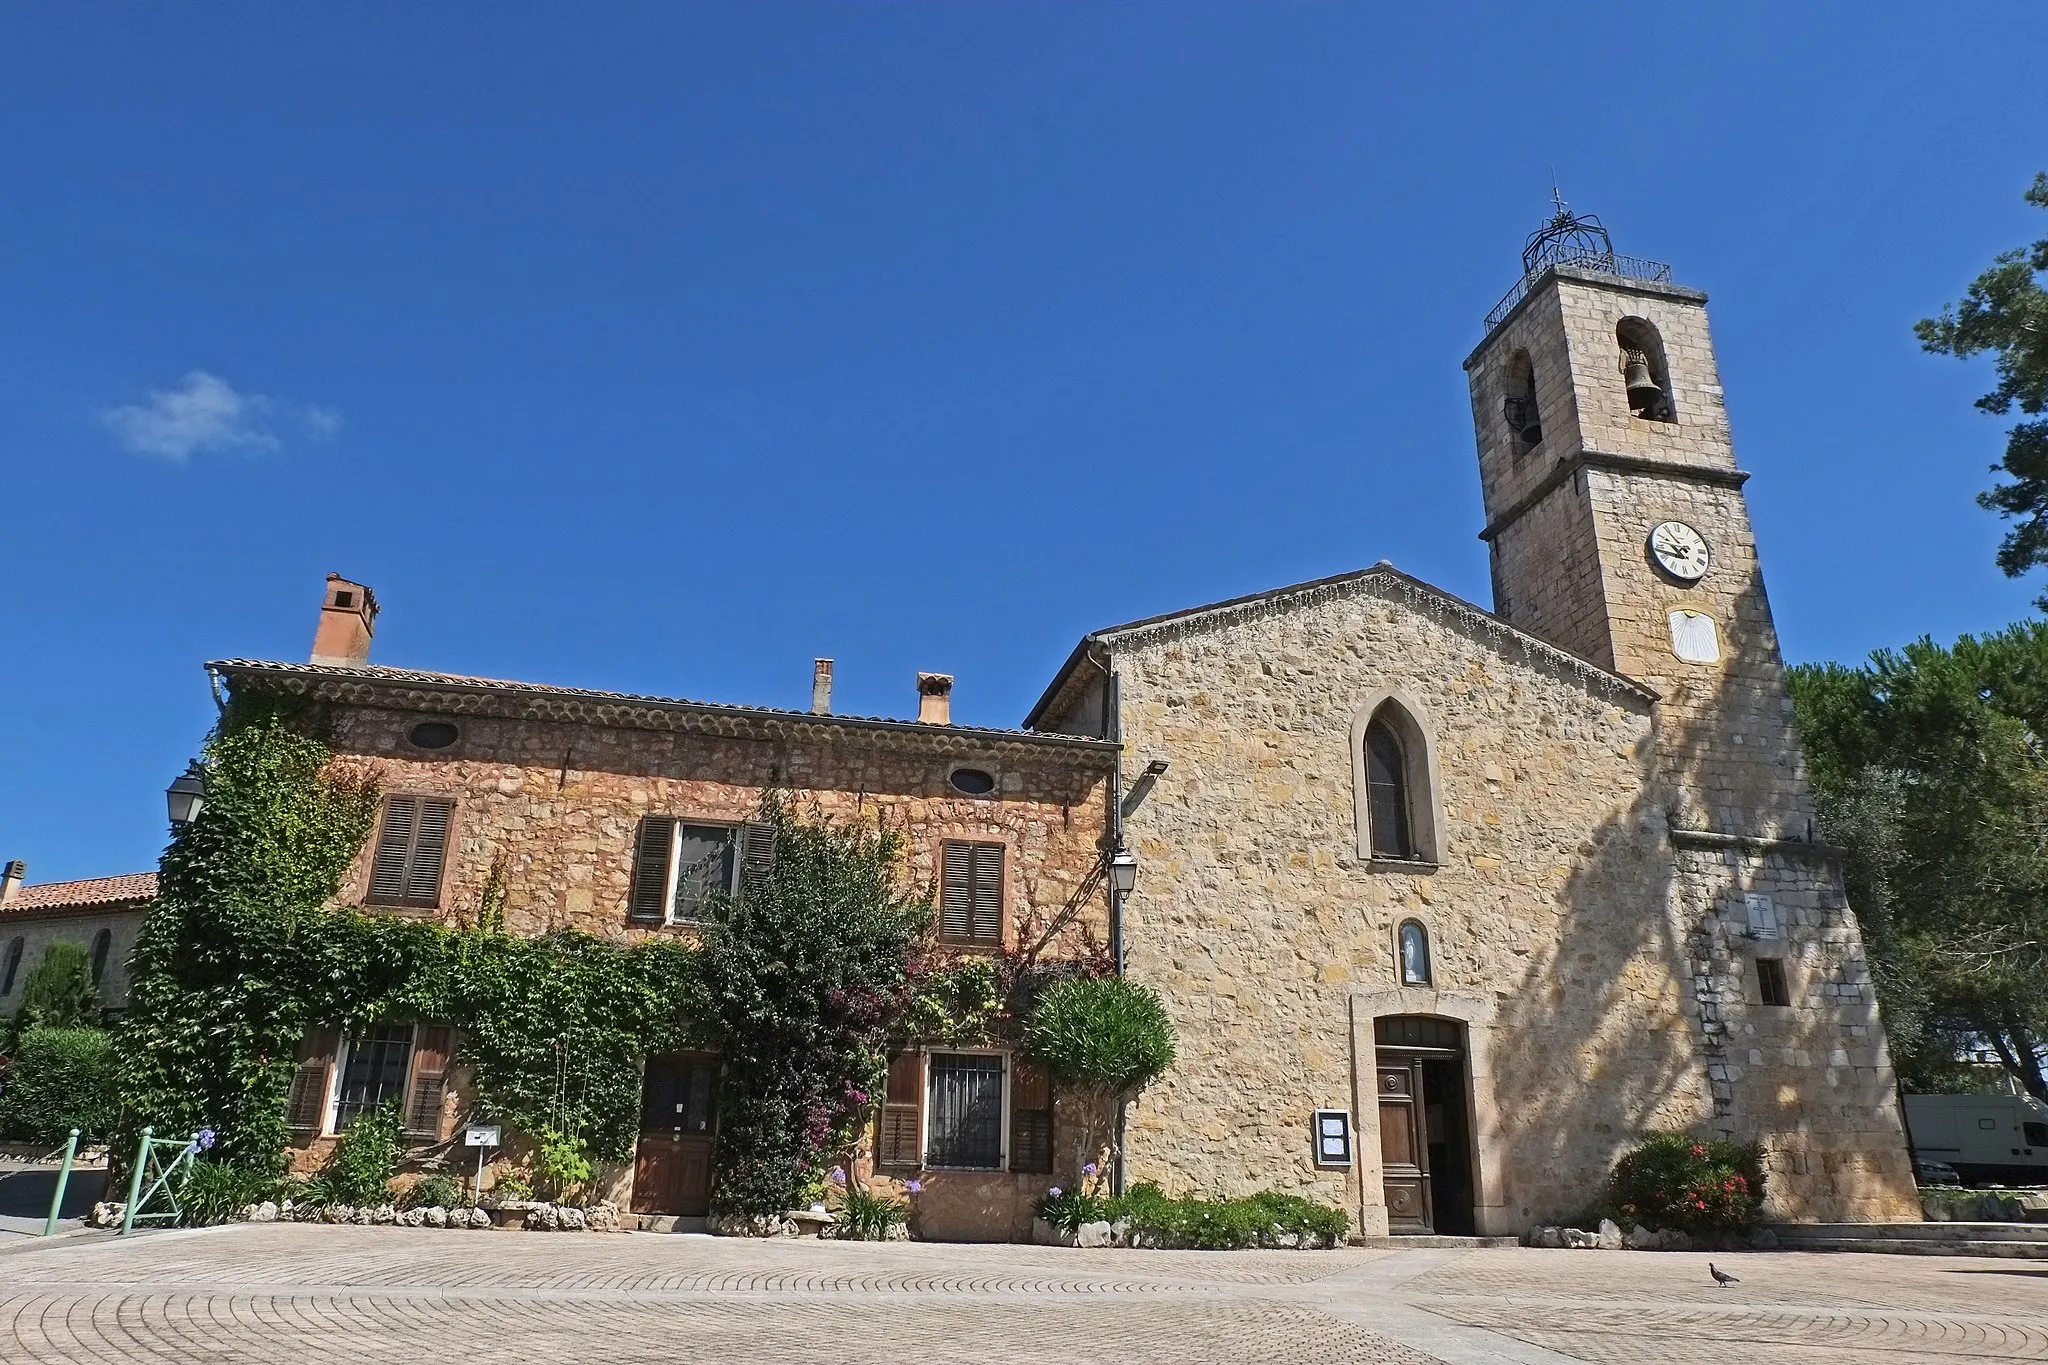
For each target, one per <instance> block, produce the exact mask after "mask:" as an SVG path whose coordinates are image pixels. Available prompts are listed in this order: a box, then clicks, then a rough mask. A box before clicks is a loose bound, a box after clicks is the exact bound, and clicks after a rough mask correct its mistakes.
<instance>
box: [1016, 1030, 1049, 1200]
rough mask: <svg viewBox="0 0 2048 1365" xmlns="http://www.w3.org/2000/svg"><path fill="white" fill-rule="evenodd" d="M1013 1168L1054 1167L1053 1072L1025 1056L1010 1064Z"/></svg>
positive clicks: (1042, 1169) (1043, 1170)
mask: <svg viewBox="0 0 2048 1365" xmlns="http://www.w3.org/2000/svg"><path fill="white" fill-rule="evenodd" d="M1010 1169H1011V1170H1013V1171H1027V1172H1036V1173H1040V1174H1043V1173H1046V1172H1050V1171H1051V1170H1052V1075H1051V1073H1049V1072H1048V1071H1046V1069H1045V1067H1044V1066H1043V1065H1041V1064H1040V1063H1038V1062H1031V1061H1025V1060H1022V1059H1021V1058H1020V1059H1019V1060H1017V1061H1015V1062H1013V1063H1012V1064H1011V1067H1010Z"/></svg>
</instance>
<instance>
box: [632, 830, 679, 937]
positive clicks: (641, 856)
mask: <svg viewBox="0 0 2048 1365" xmlns="http://www.w3.org/2000/svg"><path fill="white" fill-rule="evenodd" d="M675 828H676V822H675V821H674V820H673V819H672V818H670V817H669V816H666V815H649V816H646V817H644V818H642V820H641V821H640V839H639V842H638V843H637V844H636V845H635V846H634V849H633V894H632V898H631V899H630V900H628V901H627V902H626V917H627V918H628V919H631V920H633V921H634V922H635V923H639V924H659V923H661V922H662V921H663V920H664V919H666V918H667V917H668V916H667V914H666V913H665V912H666V910H667V907H666V906H664V905H663V904H662V901H663V900H664V899H665V898H666V897H667V896H668V853H669V846H670V844H671V843H673V842H674V839H675Z"/></svg>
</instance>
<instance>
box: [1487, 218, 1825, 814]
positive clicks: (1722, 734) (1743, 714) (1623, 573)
mask: <svg viewBox="0 0 2048 1365" xmlns="http://www.w3.org/2000/svg"><path fill="white" fill-rule="evenodd" d="M1706 302H1707V296H1706V295H1705V294H1702V293H1700V292H1699V291H1698V290H1694V289H1688V288H1685V287H1683V286H1681V285H1678V284H1675V283H1673V282H1672V279H1671V268H1670V267H1669V266H1667V265H1663V264H1660V263H1658V262H1655V261H1646V260H1641V259H1638V258H1636V257H1632V256H1624V255H1620V254H1618V253H1617V252H1616V251H1615V250H1614V244H1613V241H1612V239H1611V238H1610V237H1609V235H1608V232H1607V229H1606V228H1604V227H1603V226H1601V224H1600V220H1599V219H1597V218H1594V217H1591V216H1590V215H1579V214H1574V213H1572V212H1571V211H1570V210H1569V209H1568V208H1566V207H1565V205H1564V203H1563V202H1562V200H1559V201H1557V203H1556V212H1555V214H1554V216H1553V217H1552V218H1551V219H1550V221H1549V222H1548V223H1546V224H1545V225H1544V226H1543V227H1542V228H1541V229H1540V230H1538V231H1537V232H1536V233H1534V234H1533V235H1532V236H1531V237H1530V238H1529V241H1528V244H1527V245H1526V247H1525V248H1524V250H1523V252H1522V275H1521V278H1520V280H1519V281H1517V283H1516V284H1515V287H1514V288H1513V289H1511V290H1509V291H1508V294H1507V296H1506V297H1505V298H1503V299H1502V300H1501V302H1500V304H1499V305H1498V306H1497V307H1495V309H1494V310H1493V312H1492V313H1490V314H1489V315H1488V316H1487V319H1486V337H1485V340H1483V341H1481V342H1480V344H1479V347H1478V349H1476V350H1475V351H1473V353H1472V354H1471V356H1470V357H1468V358H1467V359H1466V361H1465V370H1466V372H1467V375H1468V376H1469V379H1470V383H1471V390H1472V418H1473V424H1474V426H1475V428H1476V431H1477V435H1478V445H1479V477H1480V483H1481V486H1482V489H1483V492H1484V496H1485V506H1486V529H1485V530H1483V531H1482V532H1480V536H1481V538H1482V539H1483V540H1485V541H1486V542H1487V544H1488V546H1489V547H1490V550H1491V556H1492V568H1493V594H1494V611H1495V612H1496V613H1497V614H1498V615H1500V616H1502V617H1504V618H1505V619H1507V620H1508V621H1510V622H1512V623H1513V624H1515V625H1516V626H1518V627H1520V628H1522V629H1524V630H1527V631H1529V632H1530V633H1531V634H1534V635H1537V636H1540V637H1542V638H1544V639H1546V640H1549V641H1551V642H1552V643H1554V644H1557V645H1560V646H1562V647H1563V648H1565V649H1568V650H1570V651H1571V652H1573V653H1574V654H1577V655H1579V656H1581V657H1582V658H1585V659H1589V660H1591V661H1592V662H1594V663H1597V664H1599V665H1601V666H1602V667H1605V668H1609V669H1612V670H1614V671H1615V672H1617V673H1621V674H1624V675H1626V676H1628V677H1631V678H1635V679H1637V680H1638V681H1641V682H1644V683H1647V684H1649V685H1650V686H1651V687H1652V688H1654V689H1655V690H1656V691H1657V692H1658V694H1659V696H1660V697H1661V698H1662V702H1661V705H1660V706H1659V708H1658V710H1659V735H1658V750H1659V764H1660V766H1661V767H1662V768H1663V770H1664V771H1663V774H1662V775H1663V776H1664V777H1665V778H1666V779H1667V791H1668V799H1669V800H1671V802H1672V809H1671V811H1670V814H1671V816H1672V821H1673V824H1674V825H1675V826H1683V827H1687V828H1692V829H1699V830H1712V831H1718V832H1720V833H1722V834H1727V835H1735V836H1747V837H1763V838H1777V839H1798V840H1806V839H1810V838H1811V837H1812V836H1811V817H1812V813H1813V810H1812V799H1811V796H1810V794H1809V792H1808V789H1807V784H1806V781H1805V777H1804V773H1803V772H1802V770H1801V764H1800V759H1799V750H1798V743H1797V739H1796V736H1795V735H1794V734H1793V731H1792V725H1791V715H1790V709H1791V706H1790V701H1789V700H1788V697H1787V693H1786V691H1785V686H1784V678H1783V663H1782V661H1781V659H1780V658H1779V654H1778V642H1777V635H1776V632H1775V631H1774V630H1773V628H1772V625H1771V612H1770V606H1769V603H1768V602H1767V601H1766V599H1765V596H1764V586H1763V577H1762V574H1761V572H1760V571H1759V568H1758V562H1757V552H1756V542H1755V538H1754V537H1753V535H1752V534H1751V530H1750V524H1749V512H1748V508H1747V506H1746V505H1745V503H1744V501H1743V496H1742V486H1743V484H1744V482H1745V481H1746V480H1747V479H1748V477H1749V476H1748V475H1747V474H1746V473H1744V472H1743V471H1742V470H1741V469H1740V468H1738V467H1737V465H1736V463H1735V448H1734V445H1733V443H1732V441H1731V440H1730V438H1729V433H1728V416H1727V411H1726V409H1725V408H1724V407H1723V404H1722V395H1721V376H1720V372H1719V370H1718V369H1717V368H1716V366H1715V362H1714V347H1713V342H1712V339H1711V338H1710V336H1709V334H1708V330H1707V311H1706Z"/></svg>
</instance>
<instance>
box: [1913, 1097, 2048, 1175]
mask: <svg viewBox="0 0 2048 1365" xmlns="http://www.w3.org/2000/svg"><path fill="white" fill-rule="evenodd" d="M1906 1129H1907V1132H1908V1135H1909V1136H1910V1138H1911V1140H1912V1143H1913V1160H1914V1163H1915V1164H1916V1165H1919V1164H1922V1163H1929V1162H1939V1163H1941V1164H1943V1165H1947V1166H1953V1167H1955V1172H1956V1174H1957V1175H1958V1176H1960V1177H1961V1178H1962V1179H1963V1181H1964V1182H1965V1183H1967V1184H1981V1183H1984V1182H1986V1181H1989V1182H1993V1183H1996V1184H2000V1185H2048V1104H2043V1103H2041V1101H2039V1100H2037V1099H2035V1098H2034V1097H2033V1096H2031V1095H2027V1094H1984V1095H1908V1096H1906Z"/></svg>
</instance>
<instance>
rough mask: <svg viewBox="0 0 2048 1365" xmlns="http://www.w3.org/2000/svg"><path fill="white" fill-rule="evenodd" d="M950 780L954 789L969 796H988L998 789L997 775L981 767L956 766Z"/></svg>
mask: <svg viewBox="0 0 2048 1365" xmlns="http://www.w3.org/2000/svg"><path fill="white" fill-rule="evenodd" d="M948 780H949V781H951V782H952V784H953V790H954V791H957V792H963V793H965V794H966V795H968V796H987V795H988V794H989V793H990V792H992V791H994V790H995V789H996V775H995V774H994V773H991V772H987V771H985V770H983V769H981V768H955V769H953V775H952V777H951V778H950V779H948Z"/></svg>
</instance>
